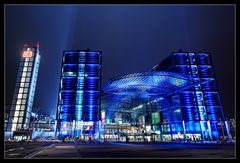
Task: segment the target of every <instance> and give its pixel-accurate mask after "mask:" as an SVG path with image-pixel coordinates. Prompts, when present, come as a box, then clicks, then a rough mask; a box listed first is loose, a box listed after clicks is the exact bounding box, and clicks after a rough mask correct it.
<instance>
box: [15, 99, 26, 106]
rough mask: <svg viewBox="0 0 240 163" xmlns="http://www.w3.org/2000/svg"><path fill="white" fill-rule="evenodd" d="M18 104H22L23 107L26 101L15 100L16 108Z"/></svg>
mask: <svg viewBox="0 0 240 163" xmlns="http://www.w3.org/2000/svg"><path fill="white" fill-rule="evenodd" d="M20 104H23V105H25V104H26V100H24V99H23V100H17V105H16V107H17V106H18V105H20Z"/></svg>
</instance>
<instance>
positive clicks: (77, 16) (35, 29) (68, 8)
mask: <svg viewBox="0 0 240 163" xmlns="http://www.w3.org/2000/svg"><path fill="white" fill-rule="evenodd" d="M234 10H235V9H234V6H233V5H199V6H197V5H7V6H6V7H5V40H6V41H5V48H6V49H5V50H6V51H5V52H6V53H5V64H6V69H5V70H6V71H5V74H6V76H5V77H6V81H5V82H6V89H5V90H6V94H5V97H6V98H5V99H6V103H5V105H6V106H10V105H11V101H12V97H13V91H14V88H15V82H16V76H17V71H18V66H19V61H20V55H21V51H22V48H23V47H24V43H28V44H29V45H31V44H33V45H34V44H35V43H36V42H38V41H39V42H40V55H41V62H40V69H39V77H38V81H37V87H36V94H35V100H34V105H33V111H35V112H36V111H40V112H46V113H49V114H50V113H54V114H55V111H56V106H57V97H58V95H57V93H58V88H59V79H60V70H61V59H62V54H63V50H83V49H86V48H90V50H97V51H98V50H100V51H102V53H103V70H102V75H103V76H102V82H103V84H104V83H105V82H106V81H107V80H109V79H110V78H113V77H117V76H119V75H123V74H128V73H134V72H141V71H147V70H150V69H151V68H152V67H153V66H155V65H156V64H158V63H160V62H161V60H162V59H164V58H165V57H167V56H168V55H169V54H170V53H171V52H175V51H178V50H179V49H182V51H191V52H209V53H211V54H212V57H213V64H214V66H215V71H216V76H217V80H218V85H219V89H220V95H221V99H222V105H223V107H224V112H225V115H226V116H227V117H233V116H234V115H235V108H234V48H235V45H234V35H235V33H234Z"/></svg>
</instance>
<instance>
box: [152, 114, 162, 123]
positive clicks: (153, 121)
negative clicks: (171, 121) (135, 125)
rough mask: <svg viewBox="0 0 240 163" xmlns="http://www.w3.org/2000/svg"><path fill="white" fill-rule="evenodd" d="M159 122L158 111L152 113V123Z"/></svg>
mask: <svg viewBox="0 0 240 163" xmlns="http://www.w3.org/2000/svg"><path fill="white" fill-rule="evenodd" d="M158 123H160V114H159V112H155V113H152V124H158Z"/></svg>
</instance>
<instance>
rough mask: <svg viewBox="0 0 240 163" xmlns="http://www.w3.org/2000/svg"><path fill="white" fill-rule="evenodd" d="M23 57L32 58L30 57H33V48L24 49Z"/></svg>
mask: <svg viewBox="0 0 240 163" xmlns="http://www.w3.org/2000/svg"><path fill="white" fill-rule="evenodd" d="M22 57H23V58H30V57H32V51H31V50H27V51H24V52H23V55H22Z"/></svg>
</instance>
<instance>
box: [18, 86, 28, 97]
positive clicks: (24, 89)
mask: <svg viewBox="0 0 240 163" xmlns="http://www.w3.org/2000/svg"><path fill="white" fill-rule="evenodd" d="M27 92H28V88H19V92H18V95H19V94H21V93H27ZM20 96H21V95H20Z"/></svg>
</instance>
